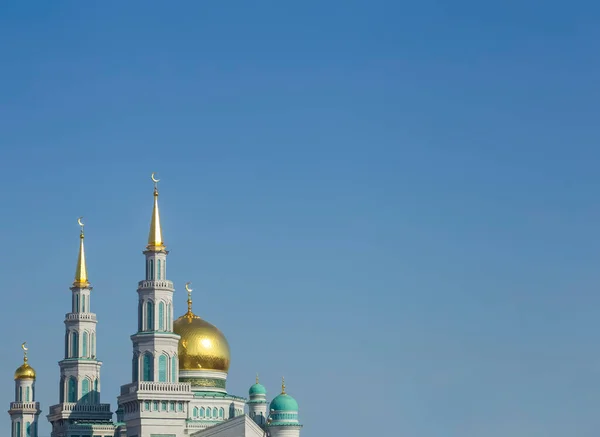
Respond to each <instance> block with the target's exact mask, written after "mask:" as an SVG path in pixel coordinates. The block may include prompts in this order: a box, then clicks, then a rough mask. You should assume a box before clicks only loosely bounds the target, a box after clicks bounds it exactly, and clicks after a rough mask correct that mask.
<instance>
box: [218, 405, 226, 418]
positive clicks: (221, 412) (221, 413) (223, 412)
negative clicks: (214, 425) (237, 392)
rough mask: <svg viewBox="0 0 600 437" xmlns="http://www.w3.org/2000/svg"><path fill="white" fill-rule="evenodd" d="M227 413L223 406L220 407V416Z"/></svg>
mask: <svg viewBox="0 0 600 437" xmlns="http://www.w3.org/2000/svg"><path fill="white" fill-rule="evenodd" d="M224 414H225V410H224V409H223V407H221V408H219V417H220V418H221V419H222V418H223V415H224Z"/></svg>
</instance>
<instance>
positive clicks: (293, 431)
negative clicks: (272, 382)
mask: <svg viewBox="0 0 600 437" xmlns="http://www.w3.org/2000/svg"><path fill="white" fill-rule="evenodd" d="M301 429H302V425H301V424H300V422H299V421H298V402H296V399H294V398H293V397H291V396H290V395H288V394H287V393H286V392H285V380H283V378H282V381H281V394H280V395H279V396H277V397H276V398H275V399H273V400H272V401H271V406H270V413H269V418H268V420H267V432H268V435H269V437H300V430H301Z"/></svg>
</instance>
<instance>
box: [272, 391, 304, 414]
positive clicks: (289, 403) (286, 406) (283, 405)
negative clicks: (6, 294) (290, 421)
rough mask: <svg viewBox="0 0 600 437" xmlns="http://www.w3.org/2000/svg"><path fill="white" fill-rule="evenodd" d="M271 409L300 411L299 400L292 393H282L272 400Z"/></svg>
mask: <svg viewBox="0 0 600 437" xmlns="http://www.w3.org/2000/svg"><path fill="white" fill-rule="evenodd" d="M269 409H271V410H275V411H298V402H296V399H294V398H293V397H291V396H290V395H288V394H286V393H282V394H280V395H279V396H277V397H276V398H275V399H273V400H272V401H271V406H270V407H269Z"/></svg>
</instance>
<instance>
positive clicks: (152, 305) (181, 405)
mask: <svg viewBox="0 0 600 437" xmlns="http://www.w3.org/2000/svg"><path fill="white" fill-rule="evenodd" d="M152 180H153V181H154V208H153V210H152V220H151V224H150V233H149V235H148V245H147V246H146V250H145V251H144V252H143V254H144V255H145V259H146V262H145V270H146V277H145V278H144V280H143V281H140V282H139V283H138V289H137V293H138V327H137V328H138V331H137V333H135V334H133V335H132V336H131V340H132V342H133V360H132V372H131V373H132V378H131V379H132V382H131V384H127V385H124V386H122V387H121V396H119V398H118V404H119V411H120V412H121V411H122V413H120V415H121V416H122V417H123V420H124V422H125V424H126V428H127V435H128V436H136V437H149V436H150V435H151V434H165V435H166V434H168V435H177V436H179V435H182V434H183V429H184V426H185V420H186V419H187V410H188V404H189V401H190V399H192V397H193V395H192V392H191V386H190V384H180V383H179V382H178V379H179V376H178V375H179V374H178V372H179V364H178V356H177V348H178V345H179V338H180V337H179V335H177V334H175V333H174V332H173V292H174V291H175V290H174V288H173V283H172V282H171V281H169V280H168V279H167V255H168V253H169V252H168V251H167V249H166V246H165V244H164V242H163V238H162V230H161V226H160V215H159V210H158V188H157V186H156V185H157V182H158V180H157V179H155V178H154V173H153V174H152Z"/></svg>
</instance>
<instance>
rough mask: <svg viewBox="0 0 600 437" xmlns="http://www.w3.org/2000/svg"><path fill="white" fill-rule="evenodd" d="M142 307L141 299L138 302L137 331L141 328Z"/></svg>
mask: <svg viewBox="0 0 600 437" xmlns="http://www.w3.org/2000/svg"><path fill="white" fill-rule="evenodd" d="M142 308H143V304H142V301H141V300H140V301H139V302H138V332H139V331H141V330H142V329H143V328H142Z"/></svg>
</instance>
